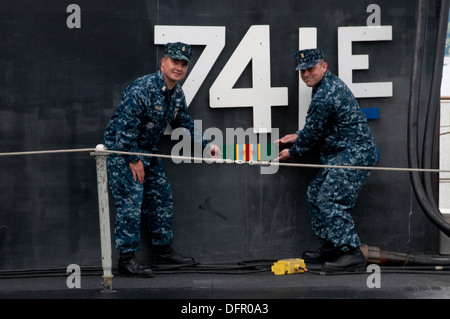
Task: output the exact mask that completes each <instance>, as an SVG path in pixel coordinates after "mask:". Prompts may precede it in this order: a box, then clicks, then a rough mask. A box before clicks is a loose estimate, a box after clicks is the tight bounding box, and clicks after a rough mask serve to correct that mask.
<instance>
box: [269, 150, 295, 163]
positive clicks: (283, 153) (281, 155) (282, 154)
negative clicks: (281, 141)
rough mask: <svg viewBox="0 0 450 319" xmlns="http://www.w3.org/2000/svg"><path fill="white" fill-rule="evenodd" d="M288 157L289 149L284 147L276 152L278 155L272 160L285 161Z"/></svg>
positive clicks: (289, 157)
mask: <svg viewBox="0 0 450 319" xmlns="http://www.w3.org/2000/svg"><path fill="white" fill-rule="evenodd" d="M290 159H291V155H290V154H289V150H288V149H287V148H285V149H284V150H282V151H281V152H280V153H279V154H278V157H277V158H276V159H274V160H273V161H274V162H279V161H287V160H290Z"/></svg>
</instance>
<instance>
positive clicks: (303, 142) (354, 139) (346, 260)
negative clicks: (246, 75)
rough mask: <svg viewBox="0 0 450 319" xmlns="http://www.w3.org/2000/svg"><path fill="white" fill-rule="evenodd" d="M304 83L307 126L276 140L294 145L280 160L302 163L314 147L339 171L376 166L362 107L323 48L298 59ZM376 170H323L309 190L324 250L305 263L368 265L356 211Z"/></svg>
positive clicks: (323, 160) (342, 267)
mask: <svg viewBox="0 0 450 319" xmlns="http://www.w3.org/2000/svg"><path fill="white" fill-rule="evenodd" d="M295 56H296V60H297V63H298V66H297V70H300V75H301V78H302V80H303V81H304V82H305V83H306V85H307V86H308V87H312V88H313V91H312V99H311V103H310V105H309V108H308V111H307V116H306V123H305V126H304V128H303V129H302V130H299V131H298V132H296V133H294V134H288V135H286V136H284V137H283V138H281V139H280V140H278V141H276V142H277V143H279V144H280V145H290V144H292V146H291V147H290V148H286V149H283V150H282V151H281V152H280V154H279V157H278V158H277V160H280V161H285V160H289V159H292V160H294V161H298V160H299V158H300V157H301V156H302V155H304V154H305V153H307V152H309V151H310V150H311V149H312V148H313V147H316V146H318V147H319V149H320V159H321V163H322V164H324V165H339V166H344V165H345V166H368V167H370V166H373V165H374V164H375V162H376V158H377V155H376V146H375V141H374V139H373V136H372V133H371V131H370V128H369V125H368V123H367V118H366V116H365V115H364V113H363V112H362V111H361V109H360V107H359V105H358V102H357V101H356V99H355V97H354V96H353V94H352V92H351V91H350V89H349V88H348V87H347V85H346V84H345V83H344V82H343V81H342V80H341V79H339V78H338V77H337V76H335V75H334V74H332V73H331V72H330V71H328V69H327V68H328V65H327V63H326V62H325V61H324V53H323V49H321V48H318V49H308V50H301V51H298V52H296V54H295ZM369 174H370V170H364V169H359V170H358V169H346V168H345V169H339V168H322V169H320V170H319V172H318V174H317V175H316V177H315V178H314V180H313V181H312V182H311V183H310V185H309V187H308V191H307V198H308V208H309V213H310V218H311V225H312V228H313V230H314V232H315V233H316V235H317V236H318V237H319V240H320V242H321V243H322V246H321V247H320V248H319V249H318V250H316V251H306V252H304V254H303V259H304V260H305V262H311V263H324V265H323V267H324V269H325V270H326V271H343V270H360V269H363V267H364V266H365V260H364V257H363V255H362V253H361V250H360V249H359V246H361V242H360V239H359V237H358V234H357V232H356V230H355V225H354V221H353V218H352V216H351V209H352V208H353V207H354V205H355V203H356V199H357V197H358V194H359V192H360V190H361V188H362V186H363V185H364V183H365V182H366V180H367V178H368V177H369Z"/></svg>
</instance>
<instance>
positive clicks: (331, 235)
mask: <svg viewBox="0 0 450 319" xmlns="http://www.w3.org/2000/svg"><path fill="white" fill-rule="evenodd" d="M369 175H370V171H369V170H354V169H334V168H333V169H321V170H320V171H319V173H318V174H317V175H316V177H315V178H314V180H313V181H312V182H311V184H310V185H309V186H308V207H309V214H310V218H311V226H312V229H313V230H314V232H315V233H316V235H317V236H318V237H319V238H320V239H321V240H326V241H330V242H332V243H333V244H334V245H335V247H337V248H339V249H341V250H342V251H348V250H349V249H350V248H352V247H359V246H361V242H360V239H359V237H358V234H357V233H356V230H355V225H354V222H353V218H352V216H351V212H350V211H351V209H352V208H353V206H355V203H356V199H357V197H358V194H359V192H360V190H361V188H362V186H363V185H364V183H365V182H366V180H367V178H368V177H369Z"/></svg>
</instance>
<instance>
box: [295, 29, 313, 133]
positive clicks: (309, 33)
mask: <svg viewBox="0 0 450 319" xmlns="http://www.w3.org/2000/svg"><path fill="white" fill-rule="evenodd" d="M298 35H299V39H298V49H299V50H306V49H315V48H317V28H299V29H298ZM311 91H312V88H310V87H307V86H306V84H305V82H303V80H302V78H301V76H300V71H298V129H299V130H301V129H303V127H304V126H305V118H306V113H307V112H308V107H309V104H310V103H311Z"/></svg>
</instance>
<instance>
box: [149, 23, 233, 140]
mask: <svg viewBox="0 0 450 319" xmlns="http://www.w3.org/2000/svg"><path fill="white" fill-rule="evenodd" d="M168 42H183V43H187V44H190V45H206V47H205V49H204V50H203V52H202V54H201V55H200V57H199V58H198V60H197V63H195V65H194V67H193V68H192V70H191V72H190V73H189V76H188V77H187V78H186V80H185V81H184V83H183V92H184V96H185V97H186V104H187V106H189V105H190V104H191V102H192V100H193V99H194V97H195V95H196V94H197V92H198V90H199V89H200V86H201V85H202V83H203V81H204V80H205V78H206V76H207V75H208V73H209V71H210V70H211V68H212V67H213V65H214V63H215V62H216V60H217V58H218V57H219V55H220V53H221V52H222V50H223V48H224V46H225V27H203V26H179V25H176V26H167V25H156V26H155V44H166V43H168ZM170 132H171V128H170V126H169V127H168V128H167V129H166V132H165V134H170Z"/></svg>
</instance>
